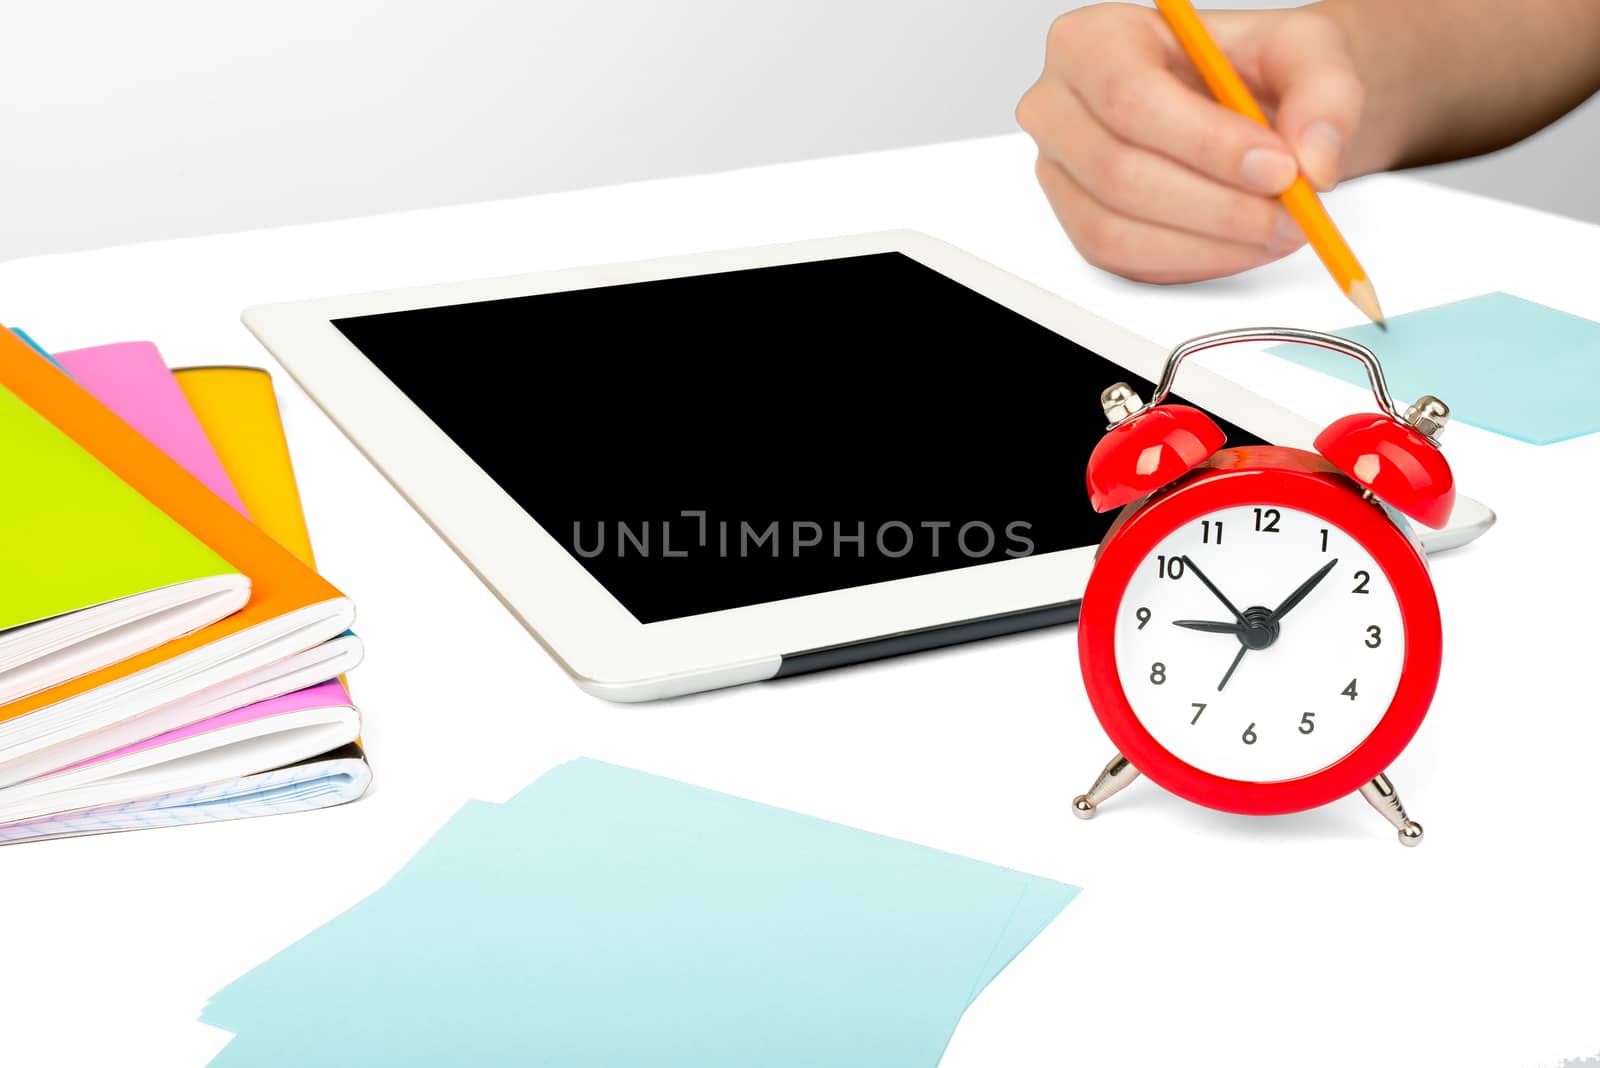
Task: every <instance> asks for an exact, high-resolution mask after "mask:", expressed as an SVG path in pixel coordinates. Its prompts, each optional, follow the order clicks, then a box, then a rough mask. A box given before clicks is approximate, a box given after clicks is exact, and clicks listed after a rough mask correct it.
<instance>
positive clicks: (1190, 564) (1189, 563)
mask: <svg viewBox="0 0 1600 1068" xmlns="http://www.w3.org/2000/svg"><path fill="white" fill-rule="evenodd" d="M1179 559H1181V560H1182V561H1183V566H1184V567H1186V568H1188V569H1189V570H1190V571H1193V572H1194V577H1195V578H1197V579H1199V580H1200V581H1201V582H1204V583H1205V584H1206V589H1208V590H1210V591H1211V592H1212V593H1213V594H1215V595H1216V598H1217V600H1219V601H1221V602H1222V605H1223V607H1224V608H1226V609H1227V610H1228V611H1230V612H1232V613H1233V618H1235V619H1237V620H1238V621H1239V622H1240V623H1244V622H1246V620H1245V618H1244V613H1243V612H1241V611H1239V610H1238V609H1237V608H1235V607H1233V602H1232V601H1230V600H1228V598H1227V596H1226V595H1225V594H1223V592H1222V591H1221V590H1219V589H1217V584H1216V583H1215V582H1212V581H1211V580H1210V579H1208V578H1206V573H1205V572H1204V571H1201V570H1200V569H1199V568H1198V567H1196V566H1195V564H1194V561H1193V560H1191V559H1190V558H1189V557H1187V556H1183V557H1179Z"/></svg>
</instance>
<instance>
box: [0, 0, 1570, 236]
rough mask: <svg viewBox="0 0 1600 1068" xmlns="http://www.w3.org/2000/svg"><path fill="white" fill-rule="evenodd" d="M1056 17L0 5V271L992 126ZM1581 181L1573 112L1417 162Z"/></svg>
mask: <svg viewBox="0 0 1600 1068" xmlns="http://www.w3.org/2000/svg"><path fill="white" fill-rule="evenodd" d="M1075 6H1079V5H1078V4H1076V3H1073V2H1072V0H988V2H982V0H921V2H914V0H872V2H870V3H864V2H861V0H811V2H808V3H806V4H804V5H798V6H797V5H790V4H774V3H752V2H750V0H675V2H645V0H581V2H580V0H560V2H553V0H533V2H510V0H454V2H449V3H445V2H441V0H334V2H330V0H277V2H274V3H271V4H266V3H250V4H243V3H215V2H206V0H147V2H142V3H125V2H116V0H52V2H49V3H31V4H23V3H20V2H19V3H8V4H6V5H5V8H6V10H5V35H6V40H7V48H6V57H5V62H4V63H0V159H3V160H4V161H5V164H4V166H0V260H4V259H9V258H14V257H19V256H27V255H31V254H34V253H39V252H53V251H64V250H70V249H82V248H95V247H100V246H103V245H109V244H119V243H123V242H130V241H140V240H149V239H153V238H162V237H177V236H184V235H191V234H203V233H216V232H220V231H228V230H238V229H246V228H254V227H261V226H274V225H280V224H283V223H289V222H308V221H315V220H321V219H332V218H344V217H351V216H357V215H368V214H373V213H377V212H385V211H394V210H397V209H404V208H416V207H428V206H434V205H441V204H454V203H463V202H468V201H474V200H485V199H490V198H498V197H511V196H523V195H527V194H531V193H544V192H552V191H557V190H566V189H576V188H582V187H587V186H594V185H604V184H612V183H617V182H626V181H635V180H639V179H645V178H657V177H664V176H670V175H680V174H693V173H703V172H707V171H716V170H724V169H728V168H733V167H743V166H750V165H754V164H762V163H772V162H779V161H786V160H796V159H806V158H812V157H816V156H825V155H836V154H841V153H848V152H858V151H864V150H869V149H877V148H889V147H895V146H901V145H911V144H919V143H926V142H933V141H944V140H950V139H954V138H964V137H975V136H980V135H985V134H995V133H1003V132H1006V131H1009V130H1011V129H1013V128H1014V127H1013V121H1012V108H1013V107H1014V106H1015V104H1016V100H1017V97H1018V96H1019V95H1021V93H1022V91H1023V90H1024V89H1025V88H1026V87H1027V86H1028V85H1029V84H1030V83H1031V82H1032V80H1033V79H1034V78H1035V77H1036V76H1037V75H1038V72H1039V67H1040V64H1041V62H1042V58H1043V46H1044V35H1045V30H1046V28H1047V27H1048V26H1049V23H1050V20H1051V19H1052V18H1053V17H1054V16H1055V15H1056V14H1058V13H1059V12H1061V11H1063V10H1066V9H1068V8H1070V7H1075ZM1201 6H1202V7H1222V6H1227V7H1275V6H1292V5H1290V4H1287V3H1278V4H1274V3H1263V2H1262V0H1241V2H1233V3H1229V4H1212V3H1203V4H1202V5H1201ZM1597 168H1600V108H1597V107H1595V106H1594V105H1591V106H1590V107H1589V108H1587V109H1586V110H1585V111H1584V112H1583V113H1581V114H1580V115H1579V116H1578V117H1575V118H1574V119H1572V120H1569V121H1567V122H1565V123H1563V124H1562V125H1561V126H1560V127H1559V128H1558V129H1557V130H1555V131H1554V132H1552V133H1551V134H1550V135H1548V136H1545V137H1543V138H1540V139H1537V140H1536V141H1535V142H1533V143H1531V144H1529V145H1526V146H1523V147H1521V148H1518V149H1516V150H1514V151H1512V152H1509V153H1505V154H1502V155H1501V156H1500V157H1496V158H1494V159H1491V160H1486V161H1480V162H1473V163H1467V164H1457V165H1452V166H1450V167H1448V168H1445V169H1443V170H1442V171H1437V172H1429V173H1430V174H1434V175H1435V176H1438V177H1441V178H1443V179H1445V180H1448V181H1450V182H1452V183H1455V184H1459V185H1461V186H1462V187H1464V188H1473V189H1477V190H1479V191H1482V192H1488V193H1492V194H1494V195H1497V196H1502V197H1507V198H1509V199H1512V200H1519V201H1522V202H1524V203H1531V204H1534V205H1537V206H1542V207H1546V208H1549V209H1551V210H1556V211H1564V212H1566V213H1569V214H1575V215H1580V216H1584V217H1587V218H1591V219H1595V220H1597V221H1600V183H1596V182H1594V181H1593V180H1592V176H1593V174H1594V173H1595V171H1596V169H1597ZM772 207H773V210H774V211H775V212H782V211H784V210H785V206H784V205H781V204H776V205H773V206H772Z"/></svg>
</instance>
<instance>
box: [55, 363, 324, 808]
mask: <svg viewBox="0 0 1600 1068" xmlns="http://www.w3.org/2000/svg"><path fill="white" fill-rule="evenodd" d="M54 358H55V360H56V361H57V362H58V363H59V364H60V365H61V366H62V367H63V368H65V369H66V371H67V373H68V374H70V375H72V377H73V378H75V379H76V380H77V381H78V383H79V384H80V385H82V386H83V388H84V389H86V390H88V391H89V392H90V393H91V394H93V395H94V397H95V399H96V400H98V401H99V402H100V403H101V404H104V405H105V406H106V407H107V408H110V409H111V410H112V411H113V412H115V413H116V414H117V415H118V416H120V417H121V418H122V420H123V422H125V423H127V424H128V425H129V426H131V427H133V428H134V429H135V430H137V431H138V432H139V433H141V434H143V435H144V436H145V437H146V438H148V439H150V441H151V442H152V443H153V444H155V445H156V446H158V447H159V448H160V449H161V451H162V452H165V453H166V454H167V455H168V456H170V457H172V458H173V459H174V460H176V461H178V463H180V464H181V465H183V467H184V469H185V470H187V471H188V472H189V473H190V474H192V475H194V477H195V478H197V479H199V480H200V481H201V482H202V483H203V484H205V486H206V487H207V488H208V489H210V490H211V492H213V493H215V494H216V495H217V496H218V497H221V498H222V499H223V500H225V501H227V502H228V503H229V504H231V505H233V507H234V508H236V509H238V510H239V512H240V513H241V514H244V515H245V516H246V517H248V516H249V513H248V512H246V511H245V507H244V503H243V502H242V501H241V500H240V499H239V493H238V491H237V490H236V489H235V488H234V485H233V482H232V481H231V480H229V478H228V473H227V472H226V471H225V470H223V467H222V462H221V461H220V460H218V459H217V454H216V451H215V450H214V449H213V448H212V447H211V442H210V440H209V439H208V438H207V437H206V435H205V431H203V430H201V429H200V422H199V420H197V419H196V418H195V415H194V411H193V409H191V408H190V407H189V401H188V399H187V398H185V397H184V395H183V391H182V390H181V389H179V388H178V383H177V381H176V380H175V379H174V378H173V377H172V372H171V371H170V370H168V369H167V364H166V361H165V360H163V359H162V358H161V353H160V351H159V350H158V349H157V348H156V346H155V345H153V344H151V343H150V342H148V341H124V342H121V343H119V344H115V345H97V346H95V347H93V348H87V349H76V350H73V351H71V352H59V353H56V354H55V357H54ZM349 704H350V694H349V692H348V691H347V690H346V689H345V687H344V684H343V683H342V682H340V681H339V680H337V679H334V680H332V681H330V682H323V683H318V684H317V685H315V686H308V687H306V688H305V689H303V690H296V691H295V692H294V693H290V694H285V695H284V696H282V697H274V698H272V699H270V700H267V701H259V702H257V703H255V704H252V705H246V706H245V707H243V708H237V709H234V710H233V711H231V712H224V713H223V714H221V715H218V716H212V717H210V718H209V719H204V720H201V721H200V722H198V723H192V724H190V725H189V726H187V727H180V728H178V729H177V730H172V731H168V732H167V733H165V734H160V735H157V736H156V737H154V738H147V739H145V740H144V741H142V742H135V743H134V744H132V745H127V746H123V747H122V748H120V749H115V750H112V751H111V752H109V753H102V754H100V755H99V756H95V757H90V758H89V759H88V760H83V761H79V762H78V763H76V764H71V765H69V766H67V767H64V768H61V769H60V770H58V771H55V772H51V773H50V774H51V775H60V774H62V773H63V772H67V771H73V770H75V769H77V768H82V767H86V766H88V765H91V764H99V763H101V762H103V761H107V760H112V759H115V758H118V757H123V756H127V755H129V754H131V753H138V752H142V751H144V750H147V749H153V748H155V747H157V746H164V745H171V744H172V743H175V742H181V741H184V740H186V739H189V738H194V737H197V736H199V735H204V734H210V733H212V732H214V731H219V730H223V729H225V728H231V727H237V726H240V725H243V724H247V723H252V722H256V721H258V720H264V719H268V718H270V717H272V716H281V715H285V714H288V713H293V712H305V711H307V710H310V709H319V708H330V707H338V706H346V705H349ZM260 770H265V769H260ZM45 777H46V778H48V776H45Z"/></svg>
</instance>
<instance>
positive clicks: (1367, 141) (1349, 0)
mask: <svg viewBox="0 0 1600 1068" xmlns="http://www.w3.org/2000/svg"><path fill="white" fill-rule="evenodd" d="M1394 7H1395V5H1393V4H1390V3H1386V2H1383V0H1380V2H1378V3H1371V2H1368V0H1319V2H1318V3H1314V4H1310V5H1308V6H1307V8H1305V9H1304V10H1309V11H1315V12H1317V13H1318V14H1320V15H1322V16H1323V17H1325V18H1327V19H1329V20H1331V21H1332V22H1333V23H1334V25H1336V26H1337V27H1338V28H1339V29H1340V30H1341V31H1342V32H1343V34H1344V37H1345V47H1346V49H1347V50H1348V52H1349V54H1350V60H1351V62H1352V63H1353V64H1354V66H1355V72H1356V76H1357V77H1358V78H1359V79H1360V80H1361V85H1362V87H1363V88H1364V89H1365V91H1366V99H1365V102H1364V104H1363V106H1362V112H1361V123H1360V126H1359V128H1358V129H1357V131H1356V136H1355V140H1354V142H1353V143H1352V144H1351V145H1350V147H1349V150H1348V151H1347V152H1346V153H1345V157H1344V174H1343V177H1345V178H1355V177H1358V176H1360V175H1363V174H1372V173H1374V172H1377V171H1387V170H1392V169H1394V168H1395V167H1400V166H1405V165H1406V160H1407V156H1408V155H1409V154H1410V152H1409V150H1410V147H1411V146H1412V145H1413V144H1414V142H1415V132H1414V131H1415V130H1416V128H1417V125H1418V120H1417V113H1418V111H1419V110H1421V108H1422V106H1423V103H1424V102H1423V99H1422V96H1421V94H1419V93H1418V92H1417V88H1418V87H1417V86H1416V84H1415V79H1414V78H1413V77H1412V71H1413V65H1412V62H1411V60H1410V58H1409V57H1408V56H1407V55H1406V54H1405V47H1404V42H1405V38H1406V35H1405V34H1403V33H1401V32H1399V28H1398V27H1397V26H1396V22H1398V21H1401V19H1400V18H1398V17H1397V13H1396V11H1395V10H1394Z"/></svg>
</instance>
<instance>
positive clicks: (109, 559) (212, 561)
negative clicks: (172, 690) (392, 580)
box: [0, 387, 250, 705]
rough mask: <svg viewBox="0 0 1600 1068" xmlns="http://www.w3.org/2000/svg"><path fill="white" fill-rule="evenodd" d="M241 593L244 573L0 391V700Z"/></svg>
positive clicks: (236, 604)
mask: <svg viewBox="0 0 1600 1068" xmlns="http://www.w3.org/2000/svg"><path fill="white" fill-rule="evenodd" d="M249 597H250V580H249V579H248V578H247V577H246V576H244V575H242V574H240V573H239V572H238V571H237V570H236V569H235V568H234V567H233V566H232V565H230V564H229V563H228V562H227V561H226V560H224V559H223V558H222V557H221V556H219V555H217V553H216V552H214V551H213V550H212V549H211V548H209V547H208V546H207V545H205V544H204V543H203V542H201V541H200V540H199V539H198V538H196V537H195V536H194V535H192V534H190V533H189V532H188V531H187V530H185V529H184V528H183V527H182V526H181V525H180V524H178V523H177V522H176V521H175V520H173V519H171V518H170V517H168V516H167V515H166V513H164V512H162V511H161V510H160V509H159V508H157V507H156V506H155V505H153V504H151V503H150V502H149V501H147V500H146V499H145V498H144V497H143V496H141V495H140V494H139V493H138V492H137V491H136V490H134V489H133V488H132V487H130V486H129V485H127V483H125V482H123V481H122V480H121V479H119V478H118V477H117V476H116V475H114V474H113V473H112V472H111V471H110V470H108V469H107V468H106V467H105V466H104V465H103V464H101V463H100V462H99V461H98V460H96V459H95V458H94V457H93V456H91V455H90V454H89V453H88V452H86V451H85V450H84V449H82V448H81V447H79V446H78V445H77V444H76V443H75V442H74V441H73V440H72V439H71V438H69V437H68V436H67V435H65V434H63V433H62V432H61V431H59V430H57V429H56V428H55V426H53V425H52V424H51V423H50V422H49V421H47V420H46V419H45V418H44V417H43V416H41V415H39V414H38V413H37V412H35V411H34V410H33V409H32V408H30V407H28V405H26V404H24V403H23V402H22V400H20V399H19V398H18V397H17V396H16V394H14V393H12V392H11V391H10V390H7V389H5V388H3V387H0V705H4V704H5V703H7V702H10V701H15V700H17V699H19V698H21V697H25V696H27V695H29V694H32V693H37V692H39V691H40V690H44V689H48V688H49V687H51V686H54V685H56V684H58V683H61V682H65V681H66V680H68V679H73V678H77V677H79V676H81V675H85V674H88V673H89V672H91V671H94V670H97V669H99V668H102V667H105V666H106V665H108V664H112V663H115V662H117V661H119V660H123V659H126V658H127V657H129V656H133V655H134V654H136V653H140V652H143V651H144V650H146V649H151V648H154V647H155V646H157V645H160V644H162V643H164V642H167V641H170V640H172V639H173V638H176V637H178V636H179V635H182V634H187V633H188V632H190V631H193V630H198V629H199V628H200V627H203V626H205V625H206V624H208V623H212V622H215V621H216V620H218V619H221V618H223V617H224V616H227V615H229V614H230V613H232V612H235V611H237V610H238V609H239V608H241V607H243V605H244V604H245V602H246V601H247V600H248V599H249Z"/></svg>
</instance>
